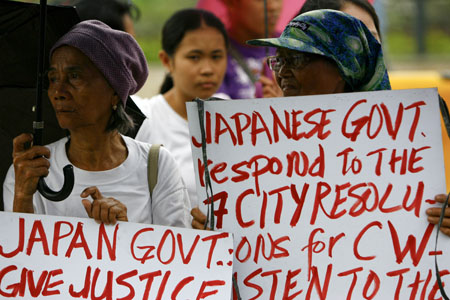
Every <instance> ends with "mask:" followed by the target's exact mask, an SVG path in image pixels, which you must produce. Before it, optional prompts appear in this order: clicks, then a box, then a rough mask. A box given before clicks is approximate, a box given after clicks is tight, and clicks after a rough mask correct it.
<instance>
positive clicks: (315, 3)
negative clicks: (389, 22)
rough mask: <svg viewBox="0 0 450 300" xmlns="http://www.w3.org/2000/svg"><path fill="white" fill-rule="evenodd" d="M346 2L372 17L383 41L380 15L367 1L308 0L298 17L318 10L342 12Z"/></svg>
mask: <svg viewBox="0 0 450 300" xmlns="http://www.w3.org/2000/svg"><path fill="white" fill-rule="evenodd" d="M346 2H350V3H352V4H354V5H356V6H358V7H360V8H362V9H363V10H365V11H366V12H367V13H368V14H369V15H370V16H371V17H372V19H373V23H374V24H375V28H376V29H377V32H378V35H379V36H380V40H381V31H380V20H379V19H378V15H377V13H376V12H375V9H374V8H373V6H372V4H370V3H369V1H367V0H306V1H305V3H304V4H303V6H302V8H301V9H300V11H299V12H298V15H299V14H302V13H305V12H308V11H312V10H317V9H334V10H341V9H342V7H343V6H344V4H345V3H346Z"/></svg>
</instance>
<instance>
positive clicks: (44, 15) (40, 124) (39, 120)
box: [33, 0, 47, 145]
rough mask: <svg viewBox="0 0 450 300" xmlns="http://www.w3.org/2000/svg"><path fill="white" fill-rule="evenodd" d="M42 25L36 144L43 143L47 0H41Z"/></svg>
mask: <svg viewBox="0 0 450 300" xmlns="http://www.w3.org/2000/svg"><path fill="white" fill-rule="evenodd" d="M39 18H40V27H39V54H38V55H39V56H38V74H37V84H36V89H37V90H36V106H35V109H36V112H35V113H36V116H35V117H36V122H34V123H33V129H34V137H33V143H34V145H42V128H43V127H44V126H43V122H42V90H43V88H42V85H43V79H44V78H43V73H44V61H45V60H44V55H45V31H46V24H47V0H40V17H39Z"/></svg>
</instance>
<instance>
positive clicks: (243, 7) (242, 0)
mask: <svg viewBox="0 0 450 300" xmlns="http://www.w3.org/2000/svg"><path fill="white" fill-rule="evenodd" d="M223 1H224V3H225V5H226V7H227V10H228V15H229V20H230V27H229V28H228V35H229V37H230V51H229V53H228V66H227V71H226V74H225V78H224V80H223V83H222V85H221V87H220V88H219V90H218V92H219V93H224V94H226V95H228V96H229V97H230V98H231V99H249V98H255V97H257V98H260V97H262V87H261V84H259V83H257V81H258V79H259V77H260V75H261V74H265V75H266V76H270V74H271V72H270V70H268V69H267V68H265V63H264V59H265V57H266V56H267V55H268V54H267V52H266V50H265V49H262V48H256V47H253V46H249V45H247V44H245V42H246V41H247V40H249V39H256V38H263V37H265V36H266V28H265V21H264V1H261V0H223ZM281 6H282V0H267V24H268V28H267V34H268V36H269V37H271V36H278V33H276V32H274V31H275V25H276V23H277V20H278V17H279V15H280V10H281ZM269 54H270V55H271V54H273V53H270V52H269Z"/></svg>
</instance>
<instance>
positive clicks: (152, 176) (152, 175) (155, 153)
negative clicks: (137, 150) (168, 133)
mask: <svg viewBox="0 0 450 300" xmlns="http://www.w3.org/2000/svg"><path fill="white" fill-rule="evenodd" d="M161 146H162V145H161V144H153V145H152V146H151V147H150V151H149V153H148V169H147V174H148V188H149V191H150V198H151V199H153V190H154V188H155V186H156V184H157V183H158V160H159V148H161Z"/></svg>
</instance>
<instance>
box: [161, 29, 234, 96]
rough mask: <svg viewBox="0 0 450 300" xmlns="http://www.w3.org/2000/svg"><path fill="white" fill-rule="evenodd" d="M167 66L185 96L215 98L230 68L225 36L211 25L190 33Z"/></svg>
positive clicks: (178, 91) (179, 90) (175, 83)
mask: <svg viewBox="0 0 450 300" xmlns="http://www.w3.org/2000/svg"><path fill="white" fill-rule="evenodd" d="M167 67H168V68H169V72H170V74H171V76H172V79H173V83H174V88H175V89H176V91H177V93H179V94H180V95H181V96H182V97H183V98H185V99H194V98H195V97H199V98H202V99H206V98H209V97H211V96H212V95H213V94H214V93H215V92H216V91H217V89H218V88H219V87H220V85H221V83H222V80H223V77H224V75H225V70H226V68H227V50H226V48H225V39H224V37H223V35H222V34H221V33H220V31H219V30H217V29H216V28H214V27H209V26H202V27H200V28H198V29H195V30H191V31H188V32H186V34H185V35H184V37H183V40H182V41H181V43H180V44H179V45H178V48H177V49H176V51H175V54H174V55H173V57H171V58H170V60H169V63H168V65H167Z"/></svg>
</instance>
